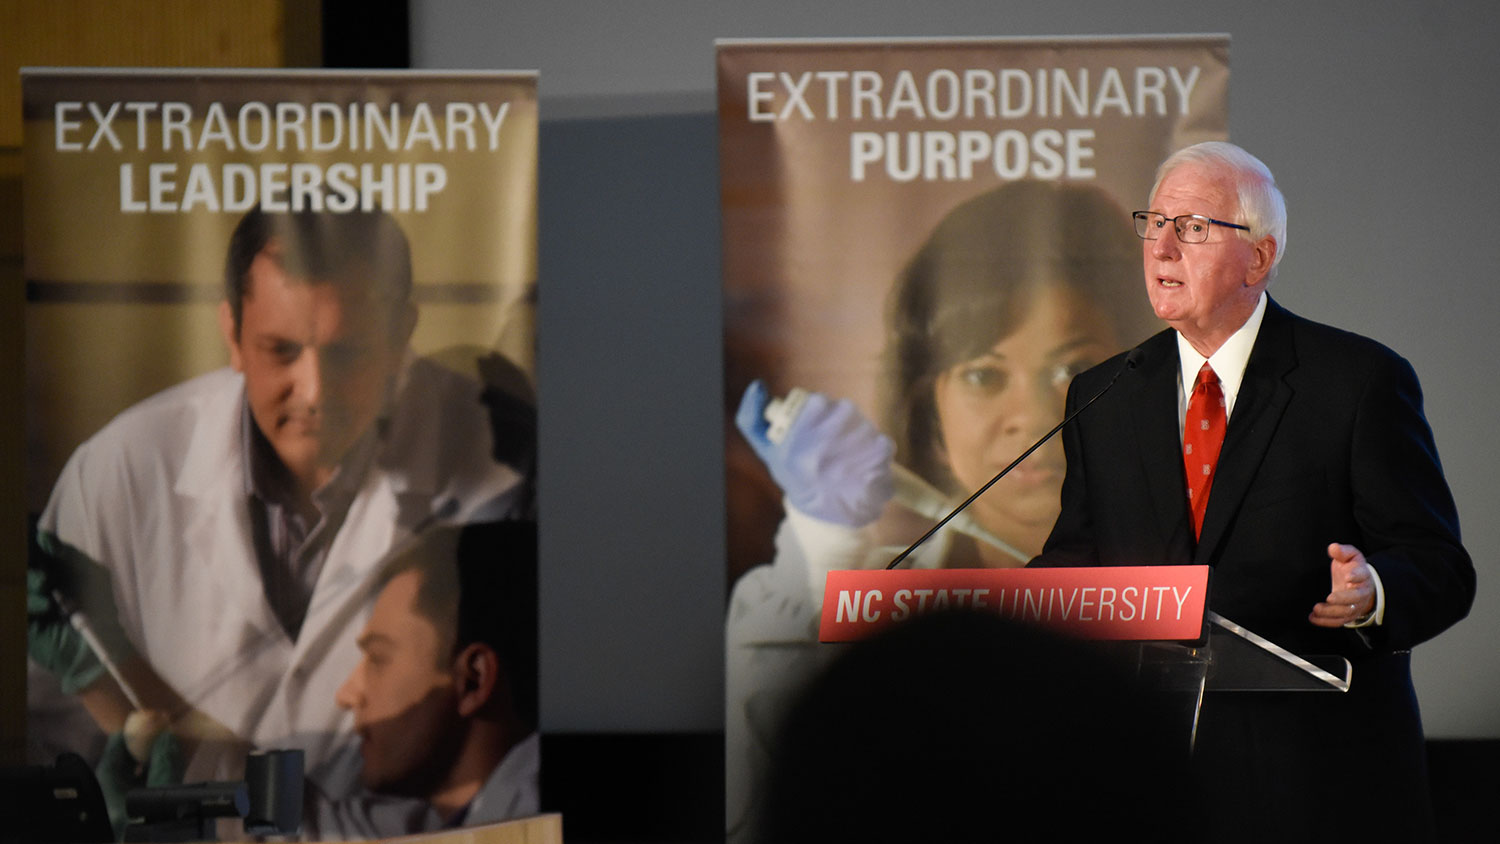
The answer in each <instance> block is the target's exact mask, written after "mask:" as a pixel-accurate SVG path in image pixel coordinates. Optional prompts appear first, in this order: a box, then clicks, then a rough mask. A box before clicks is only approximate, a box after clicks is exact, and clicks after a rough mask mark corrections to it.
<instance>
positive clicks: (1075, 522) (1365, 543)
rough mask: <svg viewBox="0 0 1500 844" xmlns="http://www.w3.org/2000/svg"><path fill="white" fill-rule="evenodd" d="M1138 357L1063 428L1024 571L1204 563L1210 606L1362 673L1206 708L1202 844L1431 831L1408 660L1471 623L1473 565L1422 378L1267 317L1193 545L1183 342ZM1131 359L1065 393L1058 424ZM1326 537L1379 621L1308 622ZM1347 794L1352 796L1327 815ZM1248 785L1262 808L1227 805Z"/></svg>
mask: <svg viewBox="0 0 1500 844" xmlns="http://www.w3.org/2000/svg"><path fill="white" fill-rule="evenodd" d="M1140 349H1141V351H1142V356H1141V358H1140V360H1139V364H1138V366H1137V367H1136V368H1135V369H1132V370H1128V371H1126V372H1124V373H1123V374H1122V375H1120V378H1119V381H1118V383H1116V384H1115V386H1114V387H1113V389H1111V390H1110V391H1109V392H1108V393H1107V394H1105V395H1104V396H1103V397H1102V398H1100V399H1099V401H1098V402H1097V403H1096V404H1095V405H1094V406H1093V407H1091V408H1089V409H1088V410H1087V411H1085V412H1084V413H1083V414H1082V415H1081V416H1080V417H1079V418H1078V419H1077V420H1075V421H1074V422H1073V423H1072V424H1070V425H1069V426H1068V427H1067V428H1065V429H1064V432H1063V442H1064V449H1065V451H1066V454H1067V475H1066V478H1065V480H1064V482H1063V487H1062V511H1061V514H1060V515H1059V517H1058V520H1057V524H1056V526H1055V527H1054V528H1053V531H1052V534H1051V537H1050V538H1049V539H1048V540H1047V544H1046V546H1045V548H1044V549H1043V552H1042V555H1041V557H1039V558H1038V559H1037V560H1035V561H1033V565H1146V564H1153V565H1154V564H1169V565H1170V564H1184V563H1198V564H1208V565H1210V566H1212V567H1213V573H1212V577H1211V594H1210V598H1209V605H1210V608H1211V609H1213V610H1215V611H1217V612H1218V613H1219V614H1220V615H1223V616H1225V617H1226V618H1228V619H1230V620H1233V621H1235V622H1238V623H1240V624H1241V625H1243V626H1245V627H1247V628H1249V629H1250V630H1253V631H1255V632H1256V633H1259V634H1261V635H1263V636H1265V637H1267V638H1269V639H1271V640H1272V641H1274V642H1277V643H1278V644H1281V645H1283V646H1285V647H1287V648H1289V649H1291V650H1293V651H1295V652H1299V653H1309V654H1311V653H1318V654H1330V653H1331V654H1339V655H1343V656H1345V657H1347V658H1348V659H1349V660H1350V662H1351V663H1352V664H1353V667H1354V670H1353V676H1352V681H1351V688H1350V691H1349V692H1348V693H1347V694H1338V693H1302V694H1293V695H1285V694H1284V695H1271V694H1269V693H1256V694H1243V693H1241V694H1231V693H1221V694H1210V695H1208V697H1207V699H1206V700H1205V702H1204V707H1203V710H1202V714H1201V716H1200V722H1199V727H1198V743H1197V749H1196V753H1195V756H1196V759H1197V761H1198V762H1199V763H1200V765H1201V767H1202V768H1203V771H1204V777H1205V780H1204V781H1205V783H1206V787H1207V789H1208V791H1209V794H1208V795H1207V797H1208V799H1209V800H1210V809H1211V810H1212V815H1213V817H1212V818H1211V820H1213V821H1214V824H1215V832H1214V834H1213V836H1212V837H1213V838H1215V839H1234V838H1245V839H1247V840H1248V839H1254V838H1256V837H1261V836H1268V835H1269V836H1272V837H1277V838H1280V837H1282V836H1285V835H1288V834H1290V835H1292V836H1293V837H1297V836H1299V835H1302V834H1304V833H1305V834H1306V835H1307V836H1308V837H1312V836H1313V835H1314V834H1317V833H1315V831H1314V829H1315V827H1316V825H1318V824H1319V823H1321V819H1323V818H1325V817H1326V818H1329V819H1330V822H1331V819H1332V818H1333V817H1334V816H1338V817H1340V818H1342V817H1344V816H1345V815H1347V814H1348V813H1349V810H1353V809H1354V808H1355V806H1356V805H1364V804H1365V803H1366V800H1365V798H1368V797H1374V798H1376V800H1377V807H1376V808H1378V809H1379V811H1380V815H1381V817H1380V818H1378V819H1377V820H1378V822H1377V823H1375V825H1373V826H1371V827H1369V828H1368V829H1369V830H1370V831H1371V832H1372V834H1374V835H1375V836H1376V837H1375V838H1372V839H1369V840H1391V839H1390V837H1389V836H1390V835H1391V834H1393V831H1394V830H1403V829H1406V830H1409V831H1410V835H1414V836H1416V837H1417V838H1418V839H1420V838H1421V837H1424V836H1426V835H1428V834H1430V809H1429V808H1428V805H1429V804H1428V803H1427V794H1426V791H1425V789H1426V777H1425V763H1424V759H1425V751H1424V749H1423V745H1422V734H1421V722H1420V718H1419V716H1418V713H1417V707H1416V697H1415V695H1414V693H1413V692H1412V687H1411V676H1410V663H1409V649H1410V648H1411V647H1412V646H1413V645H1415V644H1417V643H1419V642H1422V641H1424V640H1426V639H1429V638H1431V637H1432V636H1435V635H1436V634H1438V633H1439V632H1441V631H1442V630H1444V629H1445V628H1447V627H1448V626H1450V625H1452V624H1453V623H1454V622H1456V621H1458V620H1459V619H1461V618H1462V617H1463V616H1464V615H1466V614H1467V613H1468V610H1469V606H1470V604H1471V603H1472V601H1473V595H1474V568H1473V564H1472V562H1471V561H1470V559H1469V556H1468V553H1467V552H1466V551H1465V550H1464V548H1463V546H1462V544H1461V543H1460V539H1459V530H1458V516H1457V512H1456V509H1455V507H1454V504H1453V498H1452V495H1451V494H1450V493H1449V491H1448V486H1447V483H1446V481H1445V480H1444V478H1443V472H1442V467H1441V466H1440V464H1439V462H1438V456H1437V450H1436V447H1435V446H1434V444H1433V439H1432V433H1431V431H1430V429H1429V428H1428V426H1427V422H1426V419H1425V418H1424V417H1423V415H1422V396H1421V388H1420V387H1419V385H1418V383H1417V377H1416V374H1415V372H1413V371H1412V368H1411V366H1410V364H1408V363H1407V362H1406V361H1405V360H1404V359H1402V358H1401V357H1400V356H1398V355H1396V354H1395V353H1394V352H1392V351H1391V350H1389V349H1387V348H1385V347H1384V346H1382V345H1380V344H1378V343H1376V342H1374V341H1372V340H1369V339H1366V338H1364V337H1360V336H1358V335H1355V334H1351V333H1349V332H1346V331H1340V330H1338V329H1335V328H1331V327H1328V326H1325V325H1320V324H1318V323H1314V322H1311V321H1309V320H1306V319H1302V318H1301V317H1298V316H1295V315H1293V314H1291V313H1290V312H1288V311H1287V310H1285V309H1284V308H1282V307H1280V306H1279V305H1277V304H1276V303H1275V302H1274V301H1273V302H1269V303H1268V304H1267V309H1266V314H1265V320H1264V322H1263V323H1262V324H1261V329H1260V334H1259V336H1258V337H1257V338H1256V341H1255V345H1254V348H1253V350H1252V352H1251V354H1250V359H1249V364H1248V366H1247V367H1246V369H1245V376H1244V380H1243V382H1242V384H1241V386H1240V391H1239V395H1238V398H1237V399H1236V403H1235V406H1234V410H1233V414H1232V416H1231V418H1230V420H1229V427H1228V429H1227V432H1226V434H1225V440H1224V448H1223V451H1222V453H1221V455H1220V458H1219V466H1218V469H1217V470H1216V472H1215V475H1214V483H1213V489H1212V491H1211V492H1210V495H1209V500H1208V511H1207V514H1206V516H1205V519H1204V524H1203V536H1202V539H1201V541H1199V542H1197V543H1195V542H1194V541H1193V537H1192V528H1191V526H1190V525H1191V523H1190V517H1189V513H1188V506H1187V492H1186V486H1185V481H1184V478H1183V468H1182V452H1181V448H1182V445H1181V442H1182V441H1181V434H1180V428H1179V422H1178V418H1177V412H1178V399H1177V391H1178V389H1179V386H1178V377H1177V373H1178V370H1179V367H1180V364H1179V362H1178V354H1177V344H1176V337H1175V334H1174V332H1172V331H1171V330H1168V331H1164V332H1162V333H1160V334H1157V335H1156V336H1154V337H1152V338H1151V339H1149V340H1147V341H1146V342H1145V343H1143V344H1142V345H1141V347H1140ZM1124 360H1125V358H1124V355H1121V356H1117V357H1116V358H1114V359H1112V360H1110V361H1106V362H1105V363H1103V364H1101V365H1099V366H1097V367H1095V368H1093V369H1091V370H1089V371H1088V372H1085V373H1082V374H1080V375H1079V376H1078V377H1077V378H1076V379H1074V381H1073V384H1072V385H1071V387H1070V388H1069V391H1068V410H1069V411H1070V412H1071V411H1072V410H1073V409H1074V408H1075V407H1078V406H1080V404H1081V403H1082V402H1084V401H1087V400H1088V399H1089V398H1090V397H1092V396H1094V395H1095V394H1096V393H1098V392H1099V391H1100V390H1101V389H1103V388H1104V386H1105V385H1106V384H1107V383H1108V382H1109V379H1110V378H1112V377H1114V375H1115V373H1117V372H1119V371H1120V369H1121V367H1122V366H1123V365H1124ZM1330 542H1344V543H1348V544H1351V545H1354V546H1357V547H1358V548H1359V549H1360V550H1361V551H1363V552H1364V554H1365V557H1366V559H1367V560H1368V561H1369V563H1370V565H1371V566H1373V567H1374V568H1375V569H1376V571H1377V572H1379V574H1380V578H1381V582H1382V584H1383V586H1384V588H1385V598H1386V609H1385V619H1384V624H1382V625H1380V626H1378V627H1371V628H1365V629H1364V630H1361V631H1354V630H1346V629H1337V630H1326V629H1324V628H1320V627H1316V626H1314V625H1312V624H1311V623H1310V622H1309V621H1308V620H1307V616H1308V614H1309V613H1310V612H1311V611H1312V608H1313V605H1314V604H1317V603H1318V602H1320V601H1321V600H1323V598H1325V597H1326V596H1327V595H1328V592H1329V590H1330V587H1331V584H1330V574H1329V558H1328V554H1327V547H1328V544H1329V543H1330ZM1340 781H1341V782H1343V783H1344V784H1345V785H1351V786H1355V787H1356V788H1357V790H1362V796H1361V797H1359V798H1358V799H1357V802H1356V804H1353V805H1346V806H1344V807H1343V808H1342V809H1335V808H1334V803H1335V802H1337V800H1338V798H1337V797H1336V796H1335V794H1337V793H1339V792H1337V790H1336V789H1332V787H1331V786H1332V784H1333V783H1335V782H1340ZM1247 789H1249V790H1253V791H1254V795H1253V797H1251V798H1250V800H1249V802H1243V804H1241V803H1239V802H1237V801H1241V800H1242V798H1244V797H1245V795H1243V794H1242V793H1241V792H1243V791H1245V790H1247ZM1309 792H1313V793H1309ZM1381 802H1383V804H1384V805H1378V804H1379V803H1381ZM1283 803H1284V804H1285V805H1284V806H1283V805H1282V804H1283ZM1241 814H1244V815H1245V816H1243V817H1241V816H1240V815H1241ZM1393 818H1401V819H1405V820H1407V821H1409V822H1410V824H1409V826H1402V825H1400V824H1397V825H1396V826H1392V825H1391V824H1392V822H1393ZM1403 822H1405V821H1403ZM1326 831H1328V832H1333V831H1335V828H1334V827H1330V828H1329V829H1328V830H1326ZM1336 831H1338V832H1347V831H1348V826H1347V825H1346V824H1344V825H1340V826H1338V827H1336ZM1395 834H1396V835H1397V836H1398V838H1403V837H1405V838H1409V837H1410V836H1409V835H1407V833H1402V832H1396V833H1395ZM1354 840H1358V839H1354Z"/></svg>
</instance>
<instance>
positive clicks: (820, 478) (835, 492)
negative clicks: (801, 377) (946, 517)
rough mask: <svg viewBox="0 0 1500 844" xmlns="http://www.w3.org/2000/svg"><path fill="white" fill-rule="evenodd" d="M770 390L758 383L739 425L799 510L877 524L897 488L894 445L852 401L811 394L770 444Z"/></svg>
mask: <svg viewBox="0 0 1500 844" xmlns="http://www.w3.org/2000/svg"><path fill="white" fill-rule="evenodd" d="M769 401H770V396H769V394H768V393H767V391H766V385H765V384H764V383H762V382H761V381H758V380H757V381H754V382H752V383H751V384H750V387H749V388H748V389H746V390H745V395H744V397H743V398H742V399H741V400H740V406H739V410H738V412H736V413H735V417H734V421H735V425H736V426H737V427H738V428H739V429H740V432H741V433H743V434H744V435H745V439H746V440H748V441H749V442H750V447H751V448H753V449H755V453H756V454H757V455H758V456H759V457H760V459H761V460H762V461H763V462H764V463H765V464H766V468H768V469H770V470H771V477H772V478H773V479H775V481H776V483H777V484H778V485H779V486H780V487H781V491H782V492H783V493H785V494H786V497H787V501H788V502H790V503H791V505H792V506H793V507H796V508H797V509H798V510H800V511H802V512H803V513H806V514H807V515H809V516H812V517H813V518H816V519H822V520H823V521H826V522H832V523H834V524H840V525H846V526H848V527H860V526H861V525H866V524H869V523H870V522H873V521H875V519H876V517H878V516H879V515H880V511H881V510H882V509H884V507H885V505H886V502H888V501H890V499H891V495H892V494H893V492H894V489H895V484H894V481H893V480H892V476H891V458H892V457H893V456H894V454H895V446H894V444H893V443H892V442H891V439H890V437H887V436H886V435H884V434H882V433H881V432H880V431H879V430H878V429H877V428H876V427H875V426H874V424H872V423H871V422H870V421H869V420H868V419H866V418H865V417H864V415H863V414H861V413H860V412H859V409H858V408H856V407H855V406H854V404H853V402H850V401H848V400H844V399H840V400H838V401H830V400H829V399H828V397H827V396H824V395H821V394H819V393H810V394H809V395H808V396H807V401H806V403H804V404H803V405H802V408H801V410H800V412H798V413H797V417H796V419H794V420H793V421H792V423H791V425H790V426H789V427H788V428H787V431H786V435H785V436H784V437H782V438H781V441H780V442H775V443H773V442H771V440H770V438H769V436H768V435H767V431H768V428H769V423H768V422H767V421H766V405H767V403H768V402H769Z"/></svg>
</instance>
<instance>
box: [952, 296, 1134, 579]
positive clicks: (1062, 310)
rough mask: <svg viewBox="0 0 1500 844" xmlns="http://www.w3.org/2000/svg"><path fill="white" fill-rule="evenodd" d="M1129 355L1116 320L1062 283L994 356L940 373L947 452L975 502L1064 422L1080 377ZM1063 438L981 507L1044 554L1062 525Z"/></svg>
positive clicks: (1030, 549)
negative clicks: (1055, 527) (1071, 388)
mask: <svg viewBox="0 0 1500 844" xmlns="http://www.w3.org/2000/svg"><path fill="white" fill-rule="evenodd" d="M1117 351H1119V343H1118V341H1117V339H1116V337H1115V331H1114V329H1113V327H1112V326H1111V324H1110V321H1109V320H1108V319H1107V318H1106V317H1105V315H1104V313H1103V311H1102V310H1100V309H1099V308H1098V307H1097V306H1095V305H1093V304H1091V303H1089V302H1088V301H1087V300H1086V299H1085V298H1083V297H1082V296H1081V295H1080V294H1078V293H1077V292H1074V291H1072V290H1070V289H1068V288H1066V287H1062V286H1055V287H1050V288H1047V289H1046V290H1045V291H1044V292H1042V293H1040V294H1039V295H1037V296H1035V297H1033V298H1032V304H1031V308H1030V310H1029V311H1028V312H1027V313H1026V314H1025V316H1024V317H1023V318H1022V320H1021V322H1020V323H1019V324H1018V325H1017V326H1016V330H1015V331H1013V332H1011V333H1010V334H1009V335H1007V336H1005V337H1002V338H1000V339H999V340H998V341H997V342H996V343H995V345H994V346H992V347H990V349H989V351H987V352H985V353H984V354H982V355H980V356H979V357H976V358H974V359H972V360H967V361H964V362H962V363H960V364H958V365H956V366H953V367H951V368H949V369H947V370H945V371H944V372H942V373H941V374H939V375H938V378H937V382H936V384H935V386H934V394H935V395H934V398H935V401H936V405H937V413H938V427H939V430H940V431H941V434H942V442H941V443H939V445H938V450H939V453H940V454H941V455H942V456H943V457H944V458H945V459H946V460H947V462H948V467H949V470H950V471H951V472H952V474H953V477H954V478H955V479H956V480H957V481H958V485H959V489H958V490H957V492H958V493H960V494H963V495H967V494H968V493H969V492H971V491H973V490H975V489H978V488H979V487H981V486H983V485H984V484H985V483H986V482H988V481H989V479H990V478H992V477H994V476H995V474H996V473H997V472H999V471H1000V470H1001V469H1003V468H1005V466H1006V465H1007V464H1009V463H1010V462H1011V461H1012V460H1014V459H1016V457H1018V456H1019V455H1020V454H1021V452H1023V451H1025V450H1026V448H1027V447H1028V446H1030V445H1031V444H1032V443H1033V442H1035V441H1036V440H1037V439H1039V438H1040V437H1041V436H1042V435H1043V434H1045V433H1046V432H1047V431H1049V430H1050V429H1051V428H1052V427H1053V426H1054V425H1056V424H1057V423H1058V421H1059V420H1060V419H1061V418H1062V413H1063V404H1064V400H1065V399H1066V395H1067V389H1068V382H1070V381H1071V380H1072V379H1073V376H1074V375H1076V374H1078V373H1079V372H1082V371H1083V370H1085V369H1087V368H1089V367H1090V366H1093V365H1094V364H1096V363H1099V362H1100V361H1102V360H1104V359H1105V358H1107V357H1109V356H1110V355H1112V354H1114V353H1115V352H1117ZM1064 467H1065V463H1064V459H1063V450H1062V441H1061V440H1060V439H1058V438H1056V437H1054V438H1053V439H1052V440H1050V441H1048V443H1047V444H1046V445H1043V446H1042V447H1041V448H1039V449H1037V450H1036V451H1035V452H1033V453H1032V455H1031V456H1030V457H1028V458H1026V459H1025V460H1024V461H1022V462H1021V463H1020V465H1018V466H1016V468H1015V469H1013V470H1012V471H1011V473H1010V474H1009V475H1007V476H1006V477H1005V479H1004V480H1002V481H1000V483H998V484H996V485H995V486H993V487H991V488H990V490H989V491H988V492H986V493H985V494H984V495H983V496H981V497H980V498H979V500H978V501H976V502H974V504H973V505H972V512H973V513H974V516H975V518H976V519H977V520H978V521H979V523H980V524H981V525H983V526H984V527H985V528H986V529H988V530H989V531H990V532H992V533H995V534H996V535H998V536H999V537H1000V538H1001V539H1004V540H1006V541H1007V542H1010V543H1011V544H1013V545H1015V546H1016V547H1017V548H1018V549H1019V550H1021V551H1023V552H1025V553H1028V554H1036V553H1039V552H1040V551H1041V545H1042V541H1043V540H1045V539H1046V537H1047V534H1048V532H1050V531H1051V529H1052V523H1053V521H1054V520H1056V518H1057V510H1058V506H1059V505H1058V491H1059V490H1060V489H1061V487H1062V478H1063V470H1064Z"/></svg>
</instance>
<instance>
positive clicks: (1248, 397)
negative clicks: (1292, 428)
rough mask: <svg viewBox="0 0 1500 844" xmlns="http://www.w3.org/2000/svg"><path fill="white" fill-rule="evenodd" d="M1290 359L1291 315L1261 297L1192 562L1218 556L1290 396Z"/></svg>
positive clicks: (1294, 359)
mask: <svg viewBox="0 0 1500 844" xmlns="http://www.w3.org/2000/svg"><path fill="white" fill-rule="evenodd" d="M1296 363H1297V355H1296V349H1294V348H1293V345H1292V332H1291V316H1290V315H1289V314H1288V313H1287V312H1286V311H1285V310H1284V309H1282V307H1281V306H1280V305H1277V304H1276V303H1275V302H1274V301H1270V302H1267V303H1266V316H1265V320H1264V321H1263V322H1262V323H1261V326H1260V334H1259V336H1257V337H1256V338H1255V346H1254V347H1253V348H1252V349H1251V351H1250V361H1249V363H1248V364H1246V366H1245V378H1244V380H1243V381H1242V382H1241V383H1240V392H1239V395H1238V397H1237V398H1236V399H1235V404H1234V416H1233V418H1231V419H1230V420H1229V428H1228V430H1227V431H1225V435H1224V449H1223V451H1222V452H1221V453H1220V455H1219V466H1218V468H1217V469H1216V470H1215V471H1214V485H1213V490H1212V491H1211V492H1210V493H1209V496H1208V512H1207V514H1206V515H1205V516H1204V519H1203V536H1202V537H1201V538H1200V539H1199V542H1198V550H1197V552H1196V553H1195V554H1194V557H1193V561H1194V562H1195V563H1210V562H1212V561H1214V560H1216V559H1217V558H1218V557H1219V545H1220V544H1221V543H1222V542H1223V539H1224V536H1225V534H1226V533H1227V532H1228V529H1229V526H1230V524H1231V522H1232V520H1233V514H1235V513H1237V512H1239V508H1240V504H1241V502H1243V501H1244V499H1245V493H1246V491H1248V490H1249V488H1250V484H1251V483H1252V482H1253V481H1254V480H1255V473H1256V471H1257V470H1258V469H1259V468H1260V464H1261V461H1262V459H1263V458H1264V457H1265V455H1266V449H1268V448H1269V447H1270V445H1271V437H1272V435H1273V434H1275V432H1276V426H1277V424H1278V423H1279V422H1280V421H1281V416H1282V414H1283V413H1284V412H1285V411H1286V406H1287V403H1288V402H1290V401H1291V399H1292V388H1291V387H1289V386H1288V385H1287V381H1286V376H1287V374H1288V373H1289V372H1291V370H1292V369H1293V368H1295V366H1296Z"/></svg>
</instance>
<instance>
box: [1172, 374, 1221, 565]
mask: <svg viewBox="0 0 1500 844" xmlns="http://www.w3.org/2000/svg"><path fill="white" fill-rule="evenodd" d="M1224 427H1225V415H1224V392H1223V391H1222V390H1220V389H1219V376H1218V375H1215V374H1214V370H1213V367H1211V366H1209V365H1208V362H1207V361H1204V363H1203V368H1202V369H1200V370H1198V380H1197V381H1196V382H1195V383H1194V384H1193V394H1192V396H1190V397H1189V398H1188V406H1187V416H1186V417H1185V418H1184V420H1183V426H1182V465H1183V468H1184V469H1185V470H1186V471H1187V493H1188V507H1189V508H1191V509H1192V511H1193V537H1194V538H1197V537H1199V536H1201V535H1202V534H1203V514H1204V512H1205V511H1207V510H1208V490H1209V487H1212V486H1213V483H1214V469H1215V467H1217V466H1218V463H1219V449H1220V448H1222V447H1223V445H1224Z"/></svg>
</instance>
